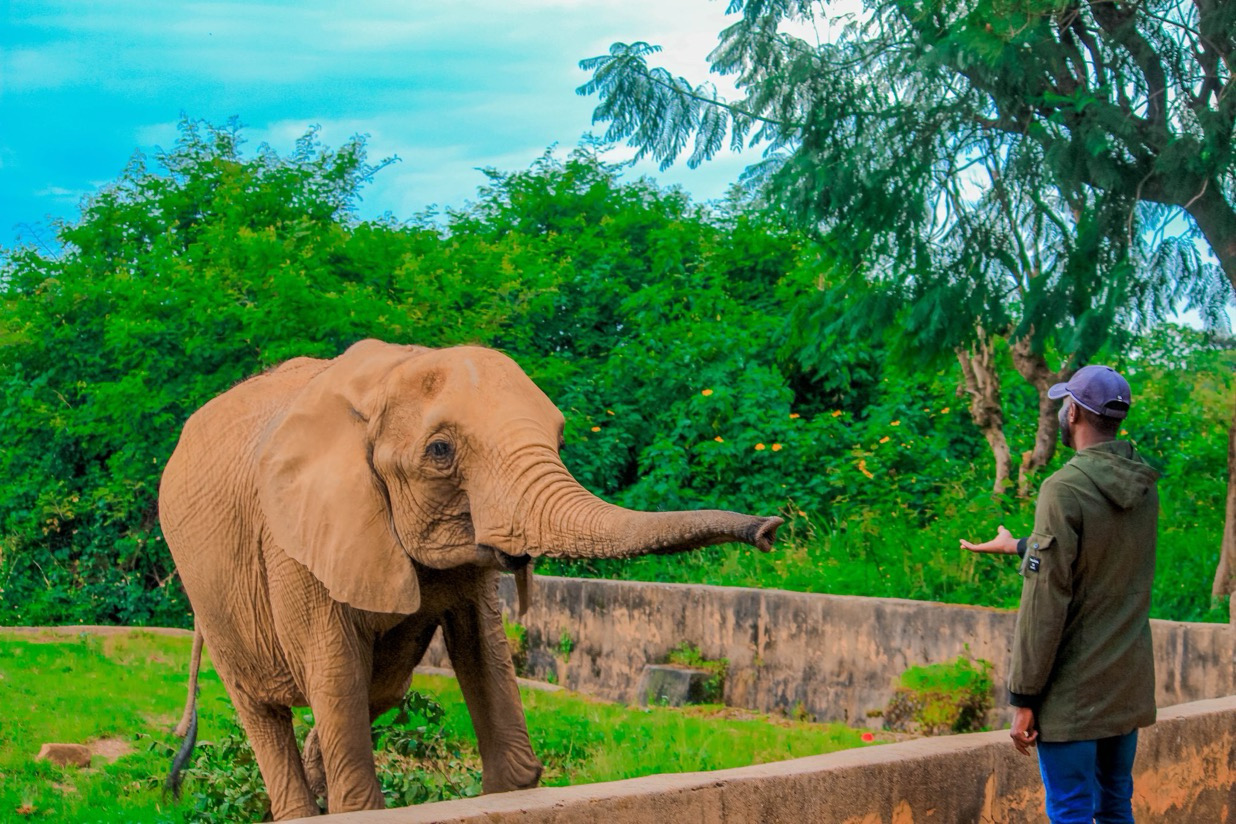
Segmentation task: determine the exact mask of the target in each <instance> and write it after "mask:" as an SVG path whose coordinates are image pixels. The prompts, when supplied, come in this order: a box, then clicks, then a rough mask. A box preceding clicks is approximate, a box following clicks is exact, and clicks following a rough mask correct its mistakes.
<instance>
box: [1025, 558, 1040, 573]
mask: <svg viewBox="0 0 1236 824" xmlns="http://www.w3.org/2000/svg"><path fill="white" fill-rule="evenodd" d="M1042 563H1043V559H1042V558H1040V557H1038V556H1037V555H1031V556H1030V557H1029V559H1028V560H1027V561H1026V572H1038V571H1039V567H1040V566H1041V565H1042Z"/></svg>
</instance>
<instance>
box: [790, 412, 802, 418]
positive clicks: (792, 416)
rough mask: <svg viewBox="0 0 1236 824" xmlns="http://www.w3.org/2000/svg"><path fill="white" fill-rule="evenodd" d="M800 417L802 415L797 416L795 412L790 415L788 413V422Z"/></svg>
mask: <svg viewBox="0 0 1236 824" xmlns="http://www.w3.org/2000/svg"><path fill="white" fill-rule="evenodd" d="M801 417H802V415H799V414H798V413H797V412H791V413H790V420H793V419H795V418H801Z"/></svg>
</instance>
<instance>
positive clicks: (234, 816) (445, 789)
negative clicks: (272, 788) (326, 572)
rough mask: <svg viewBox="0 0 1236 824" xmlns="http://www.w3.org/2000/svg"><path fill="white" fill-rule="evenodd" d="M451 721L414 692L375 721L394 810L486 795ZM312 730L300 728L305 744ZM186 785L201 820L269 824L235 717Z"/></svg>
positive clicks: (206, 745) (205, 745)
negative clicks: (451, 734) (449, 727)
mask: <svg viewBox="0 0 1236 824" xmlns="http://www.w3.org/2000/svg"><path fill="white" fill-rule="evenodd" d="M311 718H312V716H309V715H306V716H305V719H306V720H307V721H308V720H311ZM445 718H446V711H445V710H444V709H443V708H442V705H441V704H439V703H438V702H437V701H435V700H434V699H433V698H430V697H429V696H427V695H423V694H421V693H419V692H416V691H415V690H412V691H409V692H408V694H407V695H405V696H404V697H403V700H402V701H401V702H400V704H399V706H398V707H395V708H393V709H391V710H389V711H387V712H386V713H384V714H383V715H381V716H379V717H378V719H377V720H376V721H374V724H373V743H374V750H375V753H374V761H375V763H376V765H377V773H378V783H379V784H381V785H382V795H383V796H385V798H386V805H387V806H388V807H407V806H410V805H412V804H422V803H425V802H428V801H445V800H447V799H452V798H466V797H469V796H475V795H479V794H480V792H481V771H480V770H479V769H478V768H477V767H476V766H475V765H474V764H471V763H469V762H468V761H467V760H466V759H465V758H464V756H463V754H462V751H461V749H460V747H459V746H458V745H457V744H456V743H455V742H454V741H452V740H450V739H449V738H448V737H447V735H446V732H445V730H444V723H445ZM307 730H308V727H300V726H298V728H297V740H298V741H299V742H300V743H301V744H302V745H303V742H304V736H305V733H306V732H307ZM168 752H169V757H170V752H171V751H170V749H169V750H168ZM185 779H186V782H185V787H186V789H187V790H188V791H189V795H190V798H191V799H192V803H193V809H194V814H193V817H194V819H195V820H197V821H204V822H221V823H222V822H231V821H269V820H270V799H269V798H268V796H267V795H266V787H265V784H264V783H263V781H262V774H261V772H260V771H259V770H258V765H257V758H256V757H255V756H254V754H253V749H252V748H251V747H250V746H249V740H248V738H247V737H246V736H245V732H244V729H243V728H242V727H241V726H240V724H239V723H238V722H237V721H235V720H234V719H233V720H232V722H231V724H230V726H229V728H228V729H227V731H226V732H225V733H224V734H223V735H222V736H220V737H219V739H218V740H217V741H215V742H202V743H199V744H198V747H197V755H196V758H195V759H194V761H193V764H192V766H191V767H189V768H188V769H186V770H185ZM319 801H321V799H319Z"/></svg>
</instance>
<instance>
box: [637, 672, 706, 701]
mask: <svg viewBox="0 0 1236 824" xmlns="http://www.w3.org/2000/svg"><path fill="white" fill-rule="evenodd" d="M712 678H713V675H712V673H710V672H705V671H704V670H697V669H691V668H689V667H678V666H674V665H673V664H649V665H648V666H646V667H644V671H643V673H641V674H640V677H639V685H638V686H637V687H636V688H635V694H636V696H637V697H638V699H639V704H640V706H641V707H646V706H648V705H649V704H654V705H657V706H664V707H681V706H685V705H686V704H700V703H703V702H704V700H705V692H707V690H708V682H709V680H710V679H712Z"/></svg>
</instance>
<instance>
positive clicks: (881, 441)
mask: <svg viewBox="0 0 1236 824" xmlns="http://www.w3.org/2000/svg"><path fill="white" fill-rule="evenodd" d="M880 443H888V435H885V436H884V437H883V438H880Z"/></svg>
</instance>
